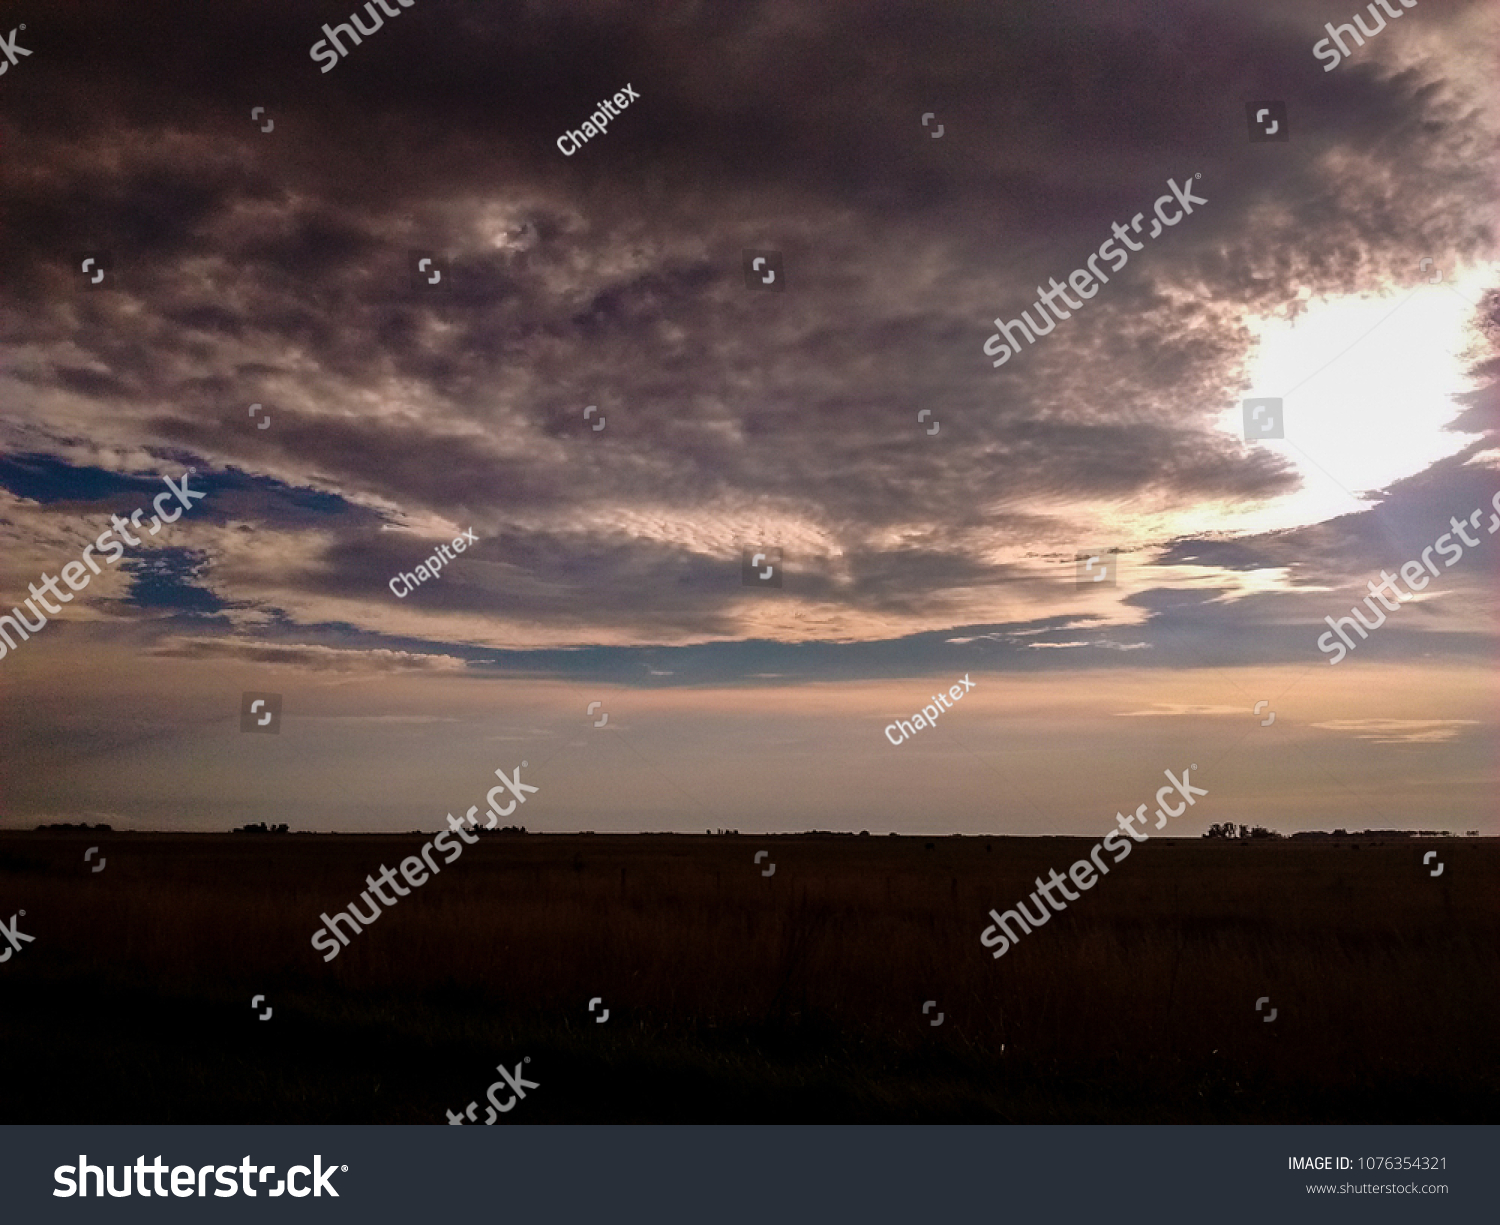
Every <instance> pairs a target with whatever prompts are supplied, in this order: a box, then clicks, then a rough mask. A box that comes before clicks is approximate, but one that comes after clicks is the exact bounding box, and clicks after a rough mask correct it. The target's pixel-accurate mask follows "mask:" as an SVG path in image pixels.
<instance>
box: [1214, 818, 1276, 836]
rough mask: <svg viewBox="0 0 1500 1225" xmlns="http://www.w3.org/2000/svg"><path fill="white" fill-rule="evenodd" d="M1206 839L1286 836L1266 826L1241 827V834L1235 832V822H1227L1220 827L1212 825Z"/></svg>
mask: <svg viewBox="0 0 1500 1225" xmlns="http://www.w3.org/2000/svg"><path fill="white" fill-rule="evenodd" d="M1203 836H1204V837H1205V838H1282V837H1285V835H1284V834H1278V833H1277V832H1276V831H1275V830H1274V829H1267V828H1266V827H1265V826H1264V825H1257V826H1255V827H1254V828H1251V827H1250V826H1248V825H1241V826H1240V827H1239V832H1238V833H1236V832H1235V826H1234V822H1233V821H1225V822H1223V823H1221V824H1219V825H1210V826H1209V827H1208V829H1207V830H1206V831H1205V833H1204V835H1203Z"/></svg>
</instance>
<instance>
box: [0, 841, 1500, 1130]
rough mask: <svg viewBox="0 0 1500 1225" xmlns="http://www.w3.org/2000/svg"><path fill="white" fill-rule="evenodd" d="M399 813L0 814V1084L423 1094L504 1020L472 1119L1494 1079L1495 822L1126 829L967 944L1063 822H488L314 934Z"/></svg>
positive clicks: (1417, 1099) (182, 1092)
mask: <svg viewBox="0 0 1500 1225" xmlns="http://www.w3.org/2000/svg"><path fill="white" fill-rule="evenodd" d="M423 841H424V836H423V835H417V834H412V835H406V836H402V837H387V836H379V837H376V836H323V835H284V836H251V835H236V836H230V835H222V836H221V835H156V834H118V833H117V834H108V833H98V834H91V835H80V834H63V833H46V832H39V833H7V834H0V920H5V919H8V918H9V916H10V915H11V914H13V913H14V912H16V911H18V910H25V912H26V914H25V917H24V918H23V919H21V920H20V921H19V927H20V930H21V931H23V932H26V933H27V934H30V935H32V936H34V937H35V941H34V942H33V943H30V944H27V945H25V946H24V948H23V949H22V951H20V952H19V953H17V954H16V955H14V956H13V957H12V958H11V959H10V960H9V961H8V962H6V963H4V964H0V1041H3V1042H4V1046H5V1050H6V1053H7V1061H6V1062H7V1067H6V1072H5V1075H4V1078H3V1080H0V1121H3V1122H6V1123H62V1122H67V1123H84V1122H101V1123H104V1122H107V1123H135V1122H139V1123H146V1122H152V1123H158V1122H169V1121H170V1122H201V1123H222V1122H260V1123H292V1122H298V1123H305V1122H340V1123H377V1122H400V1123H442V1122H444V1121H445V1110H447V1109H462V1108H463V1107H464V1106H465V1105H466V1104H467V1103H469V1102H471V1101H474V1102H478V1103H479V1105H480V1107H481V1110H480V1117H481V1118H482V1117H483V1106H484V1091H485V1088H486V1086H487V1085H488V1084H489V1083H490V1082H492V1081H494V1080H495V1079H496V1078H497V1077H496V1073H495V1070H494V1069H495V1066H496V1064H497V1063H500V1062H505V1063H507V1064H508V1065H514V1064H515V1063H517V1062H519V1061H520V1060H521V1059H522V1057H523V1056H529V1057H530V1060H531V1062H530V1063H529V1064H528V1065H527V1072H526V1074H527V1076H528V1077H529V1078H530V1079H532V1080H534V1081H536V1082H538V1083H539V1084H540V1086H541V1087H540V1088H539V1089H535V1090H532V1091H530V1092H529V1094H528V1096H527V1098H526V1100H525V1101H524V1102H523V1103H521V1104H519V1105H518V1107H517V1108H516V1109H514V1110H513V1111H511V1112H510V1113H509V1114H507V1115H505V1116H502V1117H503V1119H504V1121H505V1122H507V1123H526V1122H624V1121H639V1122H648V1121H654V1122H710V1121H713V1122H807V1121H827V1122H834V1121H855V1122H857V1121H869V1122H876V1121H879V1122H916V1121H923V1122H937V1121H949V1122H952V1121H990V1122H1037V1123H1039V1122H1259V1123H1273V1122H1277V1123H1279V1122H1481V1121H1483V1122H1493V1121H1494V1119H1495V1117H1496V1105H1497V1101H1500V1093H1497V1090H1500V1076H1497V1058H1496V1053H1495V1052H1496V1037H1495V1035H1496V1034H1497V1033H1500V1006H1497V1003H1500V890H1497V889H1496V888H1495V882H1496V881H1497V879H1500V844H1497V843H1496V842H1495V841H1494V840H1481V839H1464V840H1449V839H1422V840H1420V841H1417V840H1400V839H1390V840H1386V841H1384V842H1380V841H1378V840H1373V841H1372V840H1370V839H1368V838H1362V837H1356V838H1353V839H1340V840H1339V841H1338V842H1337V843H1331V842H1330V843H1305V842H1297V843H1291V842H1270V841H1266V842H1250V843H1239V842H1223V841H1219V840H1213V841H1207V840H1194V841H1188V840H1172V839H1164V838H1163V839H1152V840H1151V842H1149V843H1148V844H1146V845H1144V846H1138V847H1136V848H1135V850H1134V852H1133V853H1132V854H1131V856H1130V857H1129V859H1127V860H1126V861H1125V862H1123V863H1121V864H1120V865H1118V867H1116V868H1115V870H1114V871H1113V872H1112V873H1111V874H1110V875H1109V876H1108V877H1107V878H1105V879H1103V880H1101V881H1100V882H1099V884H1098V885H1097V886H1096V887H1095V888H1094V889H1093V890H1092V891H1090V892H1088V893H1085V894H1084V895H1083V896H1082V897H1081V898H1080V899H1079V900H1078V901H1076V902H1073V903H1072V904H1071V905H1070V906H1069V908H1068V910H1067V912H1066V913H1064V914H1061V915H1058V916H1055V917H1054V918H1053V920H1052V921H1051V922H1050V923H1048V924H1047V925H1046V926H1045V927H1043V928H1040V929H1038V930H1037V931H1036V932H1034V933H1033V934H1031V935H1030V936H1028V937H1026V938H1024V939H1023V940H1022V941H1021V942H1020V944H1019V945H1018V946H1017V947H1015V948H1013V949H1012V950H1011V951H1010V952H1009V953H1007V954H1006V955H1005V956H1004V957H1003V958H1001V959H1000V960H998V961H996V960H993V959H992V958H991V957H990V955H989V953H988V952H987V951H986V950H985V949H983V948H982V947H981V946H980V943H979V933H980V932H981V930H983V929H984V927H985V926H986V925H987V924H988V923H989V919H988V918H987V913H986V912H987V911H988V910H989V908H990V907H992V906H994V907H996V908H997V909H1005V908H1007V907H1009V906H1011V905H1013V904H1014V903H1015V901H1016V900H1017V899H1018V898H1020V897H1023V896H1025V895H1026V894H1027V893H1029V892H1030V890H1031V889H1032V888H1033V887H1034V886H1033V879H1034V878H1035V877H1037V876H1039V875H1040V876H1044V877H1045V876H1046V874H1047V872H1048V871H1049V870H1050V869H1051V868H1054V867H1055V868H1057V869H1059V871H1066V869H1067V866H1068V865H1069V864H1070V863H1071V862H1073V861H1074V860H1075V859H1077V858H1079V857H1080V856H1081V855H1083V854H1086V852H1087V848H1088V846H1089V845H1091V843H1090V842H1088V841H1085V840H1081V839H1064V838H1043V839H1020V838H938V839H932V840H927V839H922V838H887V837H865V836H861V837H848V836H831V835H802V836H791V837H787V836H782V837H756V836H744V837H717V836H715V837H708V836H703V835H698V836H680V835H679V836H674V835H632V836H615V837H611V836H593V835H576V836H551V835H526V836H516V835H509V836H501V835H498V834H493V835H487V836H486V837H485V838H484V839H483V840H482V841H481V843H480V844H479V845H477V846H474V847H470V848H469V849H468V850H466V851H465V853H464V855H463V857H462V859H460V860H459V861H457V862H456V863H454V864H453V865H451V866H450V867H448V868H445V869H444V871H443V872H442V874H441V875H439V876H436V877H434V878H433V879H431V880H429V881H428V882H427V883H426V884H425V885H424V886H423V887H422V888H420V889H417V890H414V891H413V892H412V894H411V896H409V897H407V898H404V899H402V900H401V901H400V902H399V904H398V905H397V906H395V908H394V909H392V910H390V911H388V912H387V913H385V914H384V915H382V916H381V918H380V919H379V920H378V921H377V922H376V923H375V924H374V925H373V926H372V927H371V928H370V929H369V930H367V931H365V932H364V933H363V934H361V935H359V936H356V937H355V938H354V940H353V943H352V945H351V946H350V947H349V948H347V949H345V950H344V951H343V953H342V954H341V955H340V956H339V957H338V958H337V959H336V960H334V961H333V962H331V963H327V964H325V963H324V962H323V960H322V956H321V954H320V953H318V952H317V951H315V950H314V949H313V948H312V947H311V945H310V943H309V940H310V938H311V936H312V934H313V932H314V931H315V930H316V929H317V927H318V926H319V918H318V916H319V913H320V912H321V911H324V910H327V911H329V912H332V911H333V910H335V909H338V908H341V907H343V906H345V905H347V904H348V903H349V902H350V901H353V900H355V899H357V897H358V894H359V893H360V892H361V891H362V890H363V889H364V888H365V886H364V883H363V881H364V878H365V876H366V875H367V874H372V873H377V872H378V871H379V868H380V865H381V864H382V863H385V864H388V865H390V866H391V867H392V868H395V867H396V865H397V863H398V861H399V860H400V859H401V858H402V857H403V856H405V855H410V854H412V853H413V852H414V851H415V850H416V849H417V848H418V847H420V845H421V843H422V842H423ZM94 844H98V845H100V846H101V848H102V851H103V853H104V855H105V856H106V857H107V867H106V869H105V870H104V871H103V872H100V873H93V872H91V871H89V867H88V865H86V864H85V863H84V860H83V852H84V850H85V848H86V847H87V846H89V845H94ZM762 849H764V850H768V851H769V852H770V862H772V863H774V864H775V866H776V870H775V874H774V875H773V876H771V877H765V876H762V875H761V870H762V867H763V866H764V865H763V864H762V865H759V866H758V865H757V864H756V863H755V862H754V854H755V852H756V851H758V850H762ZM1428 850H1437V851H1438V853H1439V856H1440V858H1441V859H1442V860H1443V861H1444V864H1445V871H1444V873H1443V875H1442V876H1440V877H1438V878H1433V877H1431V876H1430V875H1429V874H1428V869H1427V868H1425V867H1423V865H1422V863H1421V857H1422V854H1423V853H1424V852H1426V851H1428ZM95 862H97V859H96V860H95ZM256 994H260V995H264V996H266V997H267V1002H268V1003H269V1004H270V1005H271V1006H272V1008H273V1016H272V1018H271V1020H269V1021H264V1022H262V1021H259V1020H257V1017H256V1014H255V1012H254V1011H253V1010H252V1009H251V1006H250V1001H251V997H252V996H253V995H256ZM595 996H599V997H602V999H603V1001H604V1006H605V1007H607V1008H608V1009H609V1014H610V1015H609V1019H608V1021H607V1022H606V1023H604V1024H598V1023H596V1022H595V1021H594V1019H593V1017H591V1016H590V1014H589V1012H588V1011H587V1006H588V1001H589V1000H590V999H591V998H592V997H595ZM1262 996H1269V997H1270V1006H1271V1007H1274V1008H1275V1009H1276V1011H1277V1015H1276V1019H1275V1020H1274V1021H1272V1022H1269V1023H1267V1022H1265V1021H1264V1020H1263V1017H1264V1015H1265V1013H1257V1012H1256V1011H1255V1004H1256V1001H1257V999H1258V998H1259V997H1262ZM927 1000H934V1001H936V1008H935V1009H933V1010H932V1011H931V1013H930V1014H929V1015H927V1016H924V1015H923V1012H922V1006H923V1003H924V1001H927ZM1267 1011H1269V1009H1267ZM938 1012H941V1013H942V1015H943V1022H942V1024H941V1025H940V1026H936V1027H934V1026H933V1025H932V1024H931V1023H930V1022H931V1021H932V1020H933V1019H935V1018H936V1016H937V1013H938Z"/></svg>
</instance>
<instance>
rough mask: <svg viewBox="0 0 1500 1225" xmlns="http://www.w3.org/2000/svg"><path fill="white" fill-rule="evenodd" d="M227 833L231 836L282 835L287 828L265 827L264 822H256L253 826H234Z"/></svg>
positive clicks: (283, 826)
mask: <svg viewBox="0 0 1500 1225" xmlns="http://www.w3.org/2000/svg"><path fill="white" fill-rule="evenodd" d="M229 832H230V833H231V834H284V833H286V832H287V828H286V826H285V825H267V824H266V823H265V822H264V821H257V822H256V823H255V824H254V825H236V826H235V827H234V828H233V829H232V830H230V831H229Z"/></svg>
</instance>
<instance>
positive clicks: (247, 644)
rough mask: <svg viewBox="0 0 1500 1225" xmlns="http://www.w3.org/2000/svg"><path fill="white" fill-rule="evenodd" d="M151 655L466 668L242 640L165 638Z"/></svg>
mask: <svg viewBox="0 0 1500 1225" xmlns="http://www.w3.org/2000/svg"><path fill="white" fill-rule="evenodd" d="M151 654H153V655H157V656H162V657H164V658H173V659H205V660H208V659H227V660H237V661H240V662H245V663H261V664H278V665H282V666H287V667H296V668H300V669H302V670H304V671H308V672H460V671H463V670H464V668H465V667H466V665H465V663H464V661H463V660H461V659H457V658H455V657H454V656H451V655H423V654H415V653H413V652H409V651H391V650H386V649H384V648H379V649H374V650H363V651H361V650H347V649H343V648H340V647H325V646H305V645H290V644H284V643H265V642H251V641H249V640H247V639H243V638H183V637H174V638H168V639H166V640H164V641H162V642H160V643H158V644H157V645H156V646H155V647H153V648H152V650H151Z"/></svg>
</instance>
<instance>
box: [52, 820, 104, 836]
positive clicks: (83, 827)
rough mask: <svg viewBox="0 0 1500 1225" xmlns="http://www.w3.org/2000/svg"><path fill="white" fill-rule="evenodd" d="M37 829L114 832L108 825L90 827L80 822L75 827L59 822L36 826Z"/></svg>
mask: <svg viewBox="0 0 1500 1225" xmlns="http://www.w3.org/2000/svg"><path fill="white" fill-rule="evenodd" d="M37 829H73V830H84V831H90V830H103V831H104V832H105V833H106V834H112V833H114V830H113V829H111V828H110V827H109V826H108V825H90V824H89V823H88V822H87V821H80V822H79V823H78V824H77V825H69V824H68V823H67V822H66V821H59V822H57V823H56V824H54V825H38V826H37Z"/></svg>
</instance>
